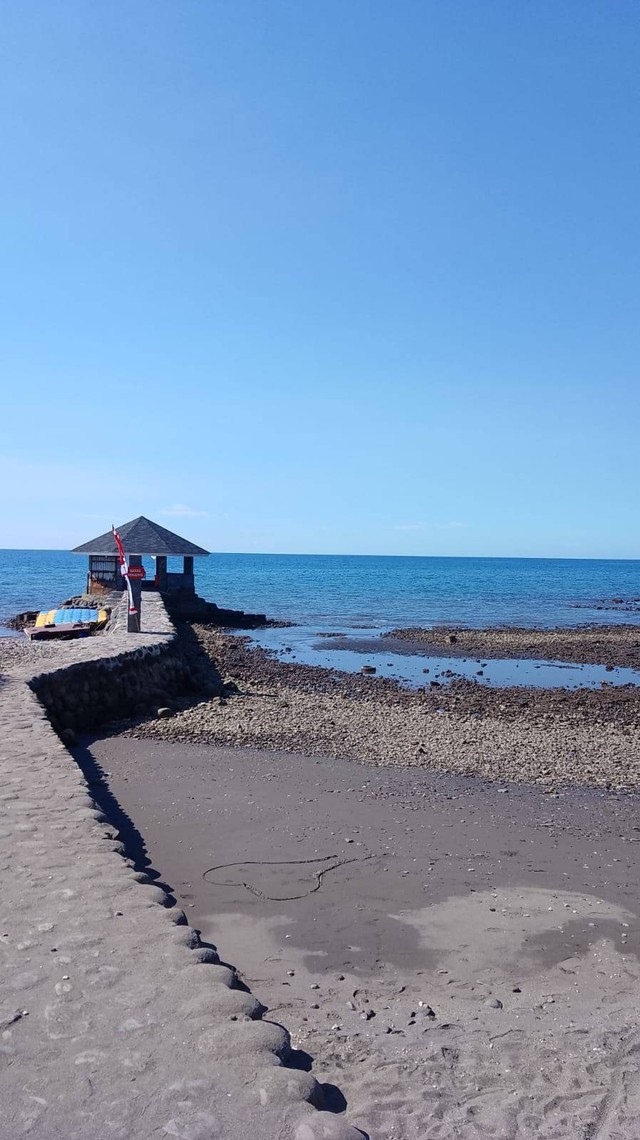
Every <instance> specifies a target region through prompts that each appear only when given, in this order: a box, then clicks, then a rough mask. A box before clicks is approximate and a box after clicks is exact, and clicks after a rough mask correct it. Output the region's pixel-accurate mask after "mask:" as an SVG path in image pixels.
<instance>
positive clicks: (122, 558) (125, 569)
mask: <svg viewBox="0 0 640 1140" xmlns="http://www.w3.org/2000/svg"><path fill="white" fill-rule="evenodd" d="M111 530H112V531H113V537H114V539H115V544H116V546H117V548H118V557H119V558H120V572H121V574H122V577H123V578H126V577H127V575H128V574H129V567H128V565H127V556H126V554H125V552H124V546H123V545H122V539H121V538H120V535H119V534H118V532H117V530H116V528H115V527H114V525H113V523H112V524H111Z"/></svg>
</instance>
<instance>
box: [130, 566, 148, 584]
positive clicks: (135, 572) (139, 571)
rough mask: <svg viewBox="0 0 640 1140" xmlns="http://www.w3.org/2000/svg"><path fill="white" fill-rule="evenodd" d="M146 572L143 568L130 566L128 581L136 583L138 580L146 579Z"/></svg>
mask: <svg viewBox="0 0 640 1140" xmlns="http://www.w3.org/2000/svg"><path fill="white" fill-rule="evenodd" d="M146 576H147V571H146V570H145V568H144V566H130V567H129V580H130V581H134V580H135V581H137V580H138V579H140V578H146Z"/></svg>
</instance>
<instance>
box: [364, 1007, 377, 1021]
mask: <svg viewBox="0 0 640 1140" xmlns="http://www.w3.org/2000/svg"><path fill="white" fill-rule="evenodd" d="M375 1016H376V1011H375V1009H363V1011H362V1013H361V1014H360V1017H361V1018H362V1020H363V1021H371V1018H372V1017H375Z"/></svg>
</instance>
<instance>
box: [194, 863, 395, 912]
mask: <svg viewBox="0 0 640 1140" xmlns="http://www.w3.org/2000/svg"><path fill="white" fill-rule="evenodd" d="M374 858H375V856H374V855H362V856H358V857H355V858H353V859H340V858H339V857H338V856H337V855H325V856H324V858H320V859H243V860H241V862H239V863H220V864H219V865H218V866H217V867H209V868H208V870H206V871H204V872H203V874H202V878H203V879H204V880H205V882H207V883H211V884H212V885H213V886H215V887H237V886H238V885H239V884H238V883H237V881H236V882H233V881H228V880H227V881H224V880H223V881H221V880H218V879H208V878H207V875H212V874H213V872H214V871H224V870H226V869H227V868H228V867H300V866H308V865H309V863H322V862H327V860H329V859H333V860H335V862H333V863H332V864H331V866H330V867H323V868H322V870H321V871H315V872H314V874H315V878H316V882H315V886H313V887H311V888H310V890H308V891H304V892H303V894H301V895H265V894H263V892H262V891H260V890H258V888H257V887H252V886H251V883H245V882H244V880H242V881H241V884H240V885H242V886H243V887H244V888H245V889H246V890H247V891H249V892H250V893H251V894H252V895H255V896H256V898H259V899H265V900H266V901H268V902H293V901H294V900H295V899H304V898H307V897H308V896H309V895H313V894H315V893H316V891H319V890H320V887H321V886H322V880H323V879H324V876H325V875H328V874H329V871H335V870H337V868H338V867H346V866H347V865H348V864H349V863H364V862H365V860H367V859H374Z"/></svg>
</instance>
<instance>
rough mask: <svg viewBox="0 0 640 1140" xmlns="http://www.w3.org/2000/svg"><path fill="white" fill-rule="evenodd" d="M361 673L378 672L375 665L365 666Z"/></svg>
mask: <svg viewBox="0 0 640 1140" xmlns="http://www.w3.org/2000/svg"><path fill="white" fill-rule="evenodd" d="M360 672H361V673H375V672H377V670H376V667H375V665H363V666H362V668H361V670H360Z"/></svg>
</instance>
